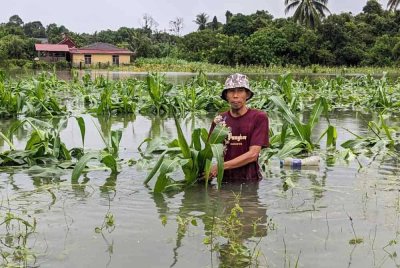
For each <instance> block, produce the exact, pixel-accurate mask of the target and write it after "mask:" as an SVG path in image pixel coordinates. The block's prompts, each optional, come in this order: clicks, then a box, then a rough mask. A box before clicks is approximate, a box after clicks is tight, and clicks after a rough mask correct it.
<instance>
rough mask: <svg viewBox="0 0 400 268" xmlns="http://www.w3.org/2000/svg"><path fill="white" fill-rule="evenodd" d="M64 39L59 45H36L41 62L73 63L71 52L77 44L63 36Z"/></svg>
mask: <svg viewBox="0 0 400 268" xmlns="http://www.w3.org/2000/svg"><path fill="white" fill-rule="evenodd" d="M63 37H64V39H63V40H62V41H61V42H59V43H58V44H47V43H46V44H35V49H36V51H37V52H38V58H39V60H43V61H47V62H57V61H67V62H71V54H70V53H69V50H70V49H71V48H75V47H76V45H75V42H74V41H72V40H71V39H70V38H69V37H67V36H65V35H63Z"/></svg>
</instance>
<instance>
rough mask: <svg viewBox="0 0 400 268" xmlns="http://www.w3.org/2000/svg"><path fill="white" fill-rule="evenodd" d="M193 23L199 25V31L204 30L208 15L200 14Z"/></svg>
mask: <svg viewBox="0 0 400 268" xmlns="http://www.w3.org/2000/svg"><path fill="white" fill-rule="evenodd" d="M194 22H195V23H196V24H197V25H199V31H201V30H204V29H205V28H206V25H207V22H208V15H207V14H206V13H200V14H198V15H197V16H196V20H194Z"/></svg>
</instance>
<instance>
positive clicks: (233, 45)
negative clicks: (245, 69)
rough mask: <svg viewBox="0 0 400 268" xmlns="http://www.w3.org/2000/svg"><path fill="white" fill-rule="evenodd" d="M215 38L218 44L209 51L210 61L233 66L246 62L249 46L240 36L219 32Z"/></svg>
mask: <svg viewBox="0 0 400 268" xmlns="http://www.w3.org/2000/svg"><path fill="white" fill-rule="evenodd" d="M215 40H216V42H217V45H216V46H215V47H214V48H213V49H212V50H210V51H209V55H210V56H209V60H210V62H212V63H217V64H226V65H231V66H233V65H236V64H240V63H245V61H246V59H245V55H246V51H247V48H246V47H245V46H244V44H243V41H242V39H241V38H240V37H239V36H237V35H234V36H228V35H224V34H220V33H218V34H217V35H216V36H215Z"/></svg>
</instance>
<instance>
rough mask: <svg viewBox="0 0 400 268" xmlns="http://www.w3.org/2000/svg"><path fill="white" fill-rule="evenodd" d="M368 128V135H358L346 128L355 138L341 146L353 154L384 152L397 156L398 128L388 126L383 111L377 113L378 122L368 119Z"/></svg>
mask: <svg viewBox="0 0 400 268" xmlns="http://www.w3.org/2000/svg"><path fill="white" fill-rule="evenodd" d="M368 129H369V130H370V132H371V134H370V135H368V136H360V135H357V134H355V133H353V132H351V131H350V130H348V131H349V132H350V133H351V134H353V135H354V136H355V139H351V140H347V141H346V142H344V143H342V144H341V146H342V147H343V148H345V149H348V150H350V151H351V152H352V153H353V154H355V155H360V154H363V153H364V154H368V153H371V152H375V153H382V152H384V153H386V154H392V155H394V156H398V154H399V149H400V139H399V138H398V136H399V135H398V133H399V128H398V127H390V126H389V125H388V124H387V123H386V120H385V117H384V114H383V113H381V114H380V115H379V120H378V122H375V121H370V122H369V123H368Z"/></svg>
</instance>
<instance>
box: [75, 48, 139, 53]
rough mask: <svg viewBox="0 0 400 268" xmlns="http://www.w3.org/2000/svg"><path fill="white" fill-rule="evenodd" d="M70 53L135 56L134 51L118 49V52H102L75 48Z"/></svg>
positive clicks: (100, 50)
mask: <svg viewBox="0 0 400 268" xmlns="http://www.w3.org/2000/svg"><path fill="white" fill-rule="evenodd" d="M69 52H70V53H71V54H114V55H115V54H120V55H121V54H123V55H124V54H126V55H131V54H134V53H133V52H132V51H129V50H123V49H118V50H102V49H79V48H74V49H70V50H69Z"/></svg>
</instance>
